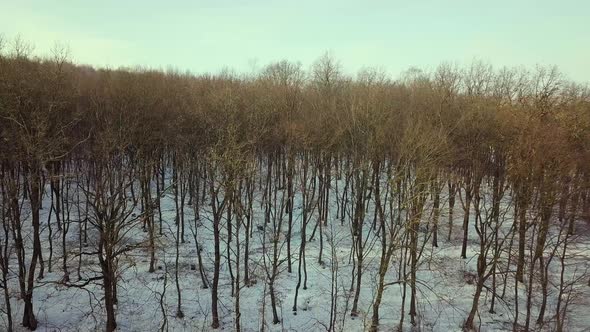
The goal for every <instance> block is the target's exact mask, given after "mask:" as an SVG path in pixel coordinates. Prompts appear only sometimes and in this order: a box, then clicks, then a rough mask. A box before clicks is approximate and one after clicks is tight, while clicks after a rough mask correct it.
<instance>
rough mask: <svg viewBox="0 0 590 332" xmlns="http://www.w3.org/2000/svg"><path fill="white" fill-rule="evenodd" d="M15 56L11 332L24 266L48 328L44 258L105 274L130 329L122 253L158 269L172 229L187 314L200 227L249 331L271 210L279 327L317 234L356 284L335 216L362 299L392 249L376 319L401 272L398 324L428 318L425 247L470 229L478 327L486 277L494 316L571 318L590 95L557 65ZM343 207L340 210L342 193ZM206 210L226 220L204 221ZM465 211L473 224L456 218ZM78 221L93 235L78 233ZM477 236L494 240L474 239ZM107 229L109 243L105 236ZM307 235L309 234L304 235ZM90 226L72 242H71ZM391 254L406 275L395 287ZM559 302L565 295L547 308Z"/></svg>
mask: <svg viewBox="0 0 590 332" xmlns="http://www.w3.org/2000/svg"><path fill="white" fill-rule="evenodd" d="M0 54H1V55H0V142H1V143H0V163H1V173H0V179H1V188H2V192H1V198H2V204H1V208H2V210H1V222H2V227H3V231H2V232H1V233H2V234H1V236H0V239H1V243H0V245H1V248H0V249H1V250H0V254H1V255H0V263H1V264H0V267H1V268H2V280H1V282H0V284H1V285H2V288H3V289H4V295H5V305H4V311H5V312H6V315H7V319H6V322H7V329H8V330H12V328H13V322H12V319H13V317H12V312H11V309H10V308H11V307H10V305H11V300H12V301H15V300H14V298H13V296H14V295H15V294H14V293H12V292H9V289H10V287H11V286H10V285H11V281H10V280H17V281H16V284H17V285H18V286H17V287H18V292H19V296H18V301H23V303H24V304H25V307H24V312H23V317H22V322H20V323H21V324H22V325H23V326H25V327H28V328H30V329H32V330H34V329H35V328H36V327H37V318H36V317H35V313H36V312H37V311H36V309H35V303H34V301H33V292H34V291H35V288H36V286H37V285H38V283H39V282H41V281H40V280H42V279H43V278H44V273H45V272H46V271H52V269H53V270H55V269H57V270H58V271H60V270H61V271H62V273H63V279H62V280H61V281H60V283H62V284H63V285H66V286H69V287H84V286H85V285H88V284H89V283H91V282H99V283H100V284H101V285H102V287H103V289H104V302H105V310H106V316H107V319H106V325H105V326H106V329H107V330H109V331H112V330H113V329H115V328H116V326H117V323H116V312H115V311H116V310H115V304H116V303H117V301H118V297H117V279H118V269H119V268H120V266H119V264H120V263H119V262H120V261H119V259H118V257H119V256H121V255H123V254H125V253H126V252H129V251H131V250H138V251H142V252H146V253H148V257H150V258H149V259H150V268H149V269H150V272H153V271H154V269H155V267H154V266H155V265H156V264H155V262H156V261H157V260H158V259H160V257H159V248H158V239H159V238H160V237H161V236H162V234H163V233H167V232H168V233H170V232H171V234H172V235H173V236H174V239H175V241H176V266H175V267H172V266H170V267H168V266H166V269H170V270H171V271H176V273H175V278H173V279H175V283H176V287H177V291H178V304H177V316H178V317H182V316H183V315H184V314H183V311H182V298H181V296H180V294H181V289H180V286H179V280H178V279H179V275H178V270H179V263H178V262H179V259H178V252H179V251H178V250H179V249H178V248H179V247H181V246H186V245H188V244H185V241H186V239H187V238H188V237H192V236H194V241H193V242H194V243H193V244H191V245H196V246H197V252H198V253H199V257H198V266H199V267H198V269H197V270H198V271H197V272H195V273H198V274H199V279H200V280H202V284H203V287H205V288H210V291H211V305H212V308H211V322H210V323H211V325H212V327H213V328H216V327H219V326H220V324H222V322H221V323H220V317H219V313H218V308H217V306H218V304H217V297H218V287H219V273H220V266H221V265H222V264H226V263H225V262H223V260H227V264H228V267H229V269H230V270H229V273H230V274H231V280H232V284H231V286H232V294H233V295H234V298H235V301H236V303H235V309H234V313H235V320H234V321H235V326H233V328H235V329H240V321H241V320H240V314H239V312H240V302H239V301H240V297H239V294H240V290H241V289H242V288H243V287H248V286H250V283H251V275H250V273H251V267H249V262H251V260H252V255H254V253H252V252H250V250H249V243H250V242H249V241H250V240H251V236H252V229H253V228H254V227H256V225H257V224H261V223H259V222H257V221H256V220H253V218H254V213H253V210H255V209H260V210H261V211H262V212H261V213H262V215H263V216H264V221H265V222H263V223H262V224H263V225H264V226H261V227H264V234H265V241H263V243H265V247H264V254H262V256H263V258H261V259H263V266H264V270H265V275H264V281H265V282H266V283H267V284H268V288H265V289H267V291H268V294H269V295H268V296H269V297H270V299H271V306H272V308H273V311H272V314H273V322H274V323H278V322H280V320H281V317H280V315H279V313H278V312H277V310H276V307H277V304H276V302H277V299H276V296H275V291H276V290H275V286H276V284H275V281H276V280H277V278H278V277H279V275H281V274H285V273H296V274H297V275H298V282H297V287H296V289H294V290H293V292H294V293H295V297H294V302H295V303H293V306H292V309H293V311H294V312H296V311H297V310H298V306H299V305H298V303H297V294H298V292H299V291H300V289H301V288H302V289H306V288H307V280H308V273H313V272H310V271H307V269H306V265H307V264H310V263H309V261H307V262H306V242H308V241H309V240H311V239H313V238H316V239H319V241H321V246H320V252H319V257H317V258H318V262H319V263H320V264H329V265H330V267H331V269H332V275H333V276H334V278H333V282H334V280H338V279H337V274H338V267H337V264H333V263H334V262H333V260H332V259H331V258H333V257H334V255H336V253H335V252H334V250H333V247H334V245H333V240H334V239H333V237H332V236H331V235H330V234H331V233H330V229H331V227H332V224H341V225H349V227H350V234H349V238H350V243H351V248H350V255H351V256H352V258H351V259H352V261H353V264H352V266H353V272H352V275H353V277H352V279H353V280H351V281H350V283H351V285H350V286H351V287H350V290H351V301H352V303H351V306H350V309H348V306H347V309H346V310H348V313H349V314H351V315H353V316H354V315H358V312H359V308H357V303H358V299H359V292H360V289H361V285H362V278H363V277H364V276H363V271H364V265H363V264H366V262H365V261H364V259H365V258H366V252H368V251H369V250H377V251H378V252H379V257H380V258H379V270H378V271H379V272H378V274H379V278H378V284H377V286H376V289H377V292H376V294H377V295H376V296H375V299H374V301H373V305H372V312H371V314H370V317H371V318H370V319H369V320H370V328H371V329H373V330H376V329H377V328H378V326H379V307H380V302H381V300H382V296H383V295H382V294H383V291H384V289H386V288H387V286H391V285H393V284H403V289H404V292H403V302H402V303H403V305H402V307H400V308H399V310H400V312H401V314H400V322H399V324H400V327H401V325H402V324H403V323H404V316H406V308H409V317H410V322H411V324H415V323H416V316H417V315H418V312H417V303H416V301H418V299H417V287H419V285H417V276H416V273H417V269H418V266H420V264H421V263H420V262H421V260H422V258H423V252H424V248H428V247H430V246H438V245H439V243H440V242H448V241H449V242H450V241H454V240H456V239H458V240H459V241H462V252H461V255H462V257H464V258H467V256H468V252H469V247H470V246H472V250H473V253H474V254H475V255H476V257H477V258H476V260H477V269H476V271H475V275H474V276H473V278H474V284H475V295H474V297H473V306H472V310H471V311H470V312H469V313H468V315H467V316H466V320H465V323H464V328H465V329H474V328H477V321H478V317H479V315H478V312H479V308H480V306H479V299H480V296H481V294H482V292H488V291H490V292H491V294H492V295H491V296H492V298H493V300H492V305H491V306H492V307H491V310H490V311H491V312H493V311H494V304H493V303H494V301H495V299H502V301H503V302H506V303H508V304H507V305H509V306H511V307H513V308H514V312H515V313H516V314H515V317H514V319H513V323H514V327H515V328H517V327H522V328H524V329H527V330H528V329H530V328H532V325H531V324H534V323H532V322H531V320H536V323H537V324H539V325H540V326H543V324H548V323H547V321H548V320H549V321H550V324H551V326H554V327H555V328H557V329H558V330H563V329H564V328H565V327H564V324H565V322H566V318H565V317H566V314H567V312H568V303H569V302H568V301H567V298H568V297H567V296H564V294H566V295H567V294H569V293H570V292H573V291H574V287H573V286H572V285H573V284H574V281H571V280H568V279H567V278H564V277H563V276H564V270H565V269H566V265H565V264H564V263H563V262H564V261H565V259H566V258H567V257H568V250H567V246H568V243H569V241H570V240H571V239H572V238H573V237H574V236H575V235H576V232H577V229H578V227H582V226H583V227H586V226H585V225H586V222H587V221H588V217H589V216H590V91H589V90H588V89H587V87H585V86H581V85H578V84H575V83H573V82H569V81H567V80H565V79H564V78H563V77H562V76H561V75H560V73H559V72H558V71H557V69H555V68H553V67H550V68H545V67H536V68H534V69H531V70H525V69H511V68H501V69H493V68H492V67H491V66H490V65H488V64H485V63H482V62H474V63H473V64H471V65H470V66H467V67H466V68H458V67H456V66H454V65H451V64H442V65H441V66H439V67H438V68H437V69H436V70H434V71H433V72H431V73H426V72H422V71H419V70H409V71H408V72H406V73H405V74H404V75H403V76H402V77H401V78H400V79H397V80H393V79H391V78H389V77H388V76H387V75H385V74H384V73H382V72H380V71H378V70H374V69H367V70H363V71H361V72H359V73H358V75H356V76H355V77H349V76H347V75H346V74H344V73H343V72H342V70H341V67H340V66H339V64H338V63H337V62H336V61H334V60H333V58H331V57H329V56H324V57H321V58H320V59H319V60H318V61H317V62H316V63H315V64H314V65H313V66H312V68H310V70H309V71H304V70H303V69H302V67H301V66H300V65H299V64H296V63H291V62H287V61H281V62H277V63H274V64H271V65H268V66H267V67H265V68H264V69H263V70H261V71H260V72H259V73H256V74H252V75H246V76H240V75H235V74H232V73H229V72H225V73H222V74H218V75H193V74H183V73H180V72H177V71H166V72H164V71H158V70H148V69H117V70H112V69H95V68H92V67H88V66H79V65H75V64H72V63H71V62H69V61H68V60H67V57H66V56H65V53H64V52H62V51H60V50H59V49H56V51H55V52H54V53H53V56H51V57H49V58H36V57H32V56H31V54H30V48H29V47H28V46H27V45H26V44H25V43H23V42H22V41H19V40H17V41H16V42H15V43H14V45H12V46H11V47H5V48H4V50H3V52H2V53H0ZM165 192H167V193H171V194H172V195H174V199H175V202H176V205H175V210H176V213H175V215H176V217H175V219H174V221H173V224H174V225H176V226H175V228H174V230H173V231H171V229H166V227H165V226H163V224H162V212H161V207H160V198H161V197H162V195H163V193H165ZM254 192H256V193H260V195H254V194H253V193H254ZM49 199H50V200H49ZM334 201H335V202H336V209H332V208H330V207H329V206H330V204H332V203H331V202H334ZM43 202H50V204H51V206H42V205H43ZM296 206H297V209H296V208H295V207H296ZM41 209H51V211H52V213H50V218H53V219H50V220H40V217H39V216H40V210H41ZM443 210H444V211H443ZM138 211H139V212H138ZM205 211H206V213H208V216H209V215H210V219H207V220H204V219H202V218H200V214H202V213H205ZM189 213H190V216H194V217H195V218H192V217H191V218H189V217H188V215H189ZM185 215H186V216H187V217H186V218H185ZM51 216H52V217H51ZM446 216H448V218H446ZM443 217H444V218H443ZM455 217H459V218H460V219H461V220H462V223H463V224H462V225H457V224H453V222H454V218H455ZM201 223H210V225H211V227H212V229H213V234H214V239H213V246H212V247H213V250H214V254H215V256H214V257H215V260H214V263H213V266H206V268H203V264H207V263H204V262H203V261H202V259H201V256H200V252H201V250H202V248H200V247H203V246H205V245H206V244H203V243H199V241H198V237H197V233H198V230H199V227H201V226H200V225H201ZM29 227H31V228H30V229H31V230H32V233H31V235H30V236H29V235H28V233H27V234H25V229H29ZM47 227H49V229H48V230H46V229H45V228H47ZM52 227H53V228H52ZM74 228H75V229H77V230H78V229H79V232H78V233H79V235H78V233H72V232H71V231H70V233H68V231H69V230H73V229H74ZM136 228H140V229H142V230H144V231H145V233H143V234H144V235H143V237H144V239H143V240H141V241H139V242H133V241H131V242H129V241H123V240H122V239H123V238H124V237H125V236H126V234H128V233H129V232H130V230H132V229H136ZM42 229H45V230H44V231H43V230H42ZM425 229H426V231H425ZM47 231H49V235H48V236H45V235H43V236H42V234H46V233H47ZM474 231H475V232H476V233H477V237H476V238H477V239H478V240H477V243H468V242H469V241H468V239H469V237H472V236H473V234H469V232H474ZM90 232H97V234H98V240H89V239H88V238H87V237H88V234H89V233H90ZM93 234H95V233H93ZM294 234H297V237H300V238H297V239H296V241H295V242H294V243H291V241H292V240H294V237H295V235H294ZM78 236H79V241H78V244H77V245H75V246H73V245H72V244H71V242H70V241H69V240H68V239H71V238H72V237H78ZM368 239H371V240H370V241H369V240H368ZM374 241H376V244H374V245H373V242H374ZM230 249H231V250H230ZM54 253H57V254H55V256H54ZM83 255H94V256H96V257H97V259H98V261H99V264H100V270H93V271H94V272H93V273H87V272H85V271H86V270H85V269H86V267H85V266H84V264H83V263H82V260H81V258H80V257H82V256H83ZM308 258H309V257H308ZM394 258H395V259H394ZM196 259H197V258H195V260H196ZM257 259H258V258H257ZM552 261H553V264H559V262H561V267H562V268H561V269H558V270H559V271H560V272H557V273H561V279H560V280H561V282H559V280H557V283H553V282H551V283H550V282H549V280H551V278H550V276H551V274H554V273H556V272H555V271H556V270H555V269H550V268H549V267H550V266H551V265H550V264H551V263H552ZM326 262H328V263H326ZM396 264H398V265H399V266H397V267H396V266H394V265H396ZM392 268H396V269H397V270H396V271H399V274H397V273H396V274H397V279H396V280H393V281H391V280H389V279H391V275H390V274H389V272H388V271H391V269H392ZM74 274H76V275H77V277H72V275H74ZM14 278H16V279H14ZM558 279H559V278H558ZM585 280H586V281H580V280H575V282H577V283H580V282H588V279H587V276H586V279H585ZM519 283H523V284H526V285H527V287H525V288H523V287H518V284H519ZM16 284H15V285H16ZM406 287H407V289H408V292H407V294H408V300H407V301H406V291H405V290H406ZM333 290H334V293H333V294H332V296H333V299H334V300H333V305H332V308H330V312H331V316H330V321H329V324H327V325H326V328H328V329H330V330H336V329H337V328H338V326H339V324H341V323H340V322H339V321H338V320H337V317H336V312H337V311H338V309H337V308H338V304H337V303H335V302H337V301H336V300H337V298H338V297H337V296H336V295H337V294H336V292H337V291H338V287H334V289H333ZM518 292H528V293H527V294H526V295H525V297H524V298H526V299H528V300H527V301H525V302H524V303H522V302H521V303H518V299H519V298H520V299H522V298H523V297H522V295H521V296H519V294H518ZM538 294H541V295H540V296H539V295H538ZM535 297H538V298H539V300H538V301H537V302H535V304H534V305H533V304H532V303H533V300H532V298H535ZM547 301H557V302H558V305H557V308H556V309H551V310H552V312H548V310H549V309H547ZM12 303H14V302H12ZM288 306H290V304H289V305H288ZM537 306H538V307H539V309H537ZM523 308H524V309H523ZM552 308H553V307H552ZM340 310H341V309H340ZM553 311H555V312H553ZM519 313H520V316H519ZM482 315H483V313H482ZM165 325H166V320H164V323H163V325H162V329H164V328H165ZM328 325H329V326H328Z"/></svg>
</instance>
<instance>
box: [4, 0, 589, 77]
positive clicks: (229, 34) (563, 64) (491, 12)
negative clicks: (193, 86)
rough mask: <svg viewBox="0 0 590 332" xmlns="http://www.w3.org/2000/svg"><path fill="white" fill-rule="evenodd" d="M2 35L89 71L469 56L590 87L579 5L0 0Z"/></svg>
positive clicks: (402, 62)
mask: <svg viewBox="0 0 590 332" xmlns="http://www.w3.org/2000/svg"><path fill="white" fill-rule="evenodd" d="M0 33H3V34H4V35H5V37H8V38H13V37H14V36H16V35H17V34H20V35H21V36H22V37H23V38H24V39H26V40H28V41H30V42H31V43H33V44H34V45H35V53H36V54H38V55H41V54H46V53H47V52H48V50H49V49H50V48H51V46H52V45H53V44H54V43H55V42H56V41H60V42H65V43H67V44H68V45H69V46H70V48H71V51H72V57H73V59H74V60H75V61H76V62H78V63H85V64H92V65H97V66H111V67H117V66H134V65H144V66H150V67H156V68H166V67H169V66H173V67H175V68H178V69H187V70H191V71H193V72H216V71H218V70H220V69H221V68H223V67H229V68H234V69H236V70H238V71H250V70H252V69H253V68H256V67H260V66H262V65H265V64H268V63H269V62H271V61H276V60H281V59H287V60H292V61H300V62H301V63H302V64H303V65H304V66H305V67H306V66H308V65H309V64H311V63H312V62H313V60H314V59H316V58H317V57H319V56H320V55H321V54H323V53H324V52H325V51H330V52H331V53H332V54H333V55H334V56H335V57H336V58H337V59H338V60H340V62H341V63H342V65H343V66H344V68H345V69H346V70H347V71H349V72H355V71H356V70H358V69H359V68H362V67H363V66H378V67H381V68H383V69H385V70H387V71H388V72H389V73H391V74H392V75H398V74H399V73H400V72H402V71H403V70H406V69H408V68H409V67H412V66H414V67H419V68H422V69H427V70H428V69H433V68H435V67H436V65H438V64H439V63H440V62H442V61H452V62H457V63H458V64H465V63H469V62H471V60H473V59H474V58H477V59H480V60H484V61H487V62H490V63H492V64H493V65H494V66H503V65H508V66H520V65H525V66H527V67H533V66H534V65H536V64H540V65H550V64H555V65H558V66H559V68H560V69H561V71H562V72H563V73H565V74H566V75H567V76H568V77H569V78H571V79H574V80H576V81H580V82H590V1H588V0H579V1H574V0H559V1H558V0H553V1H546V0H520V1H519V0H511V1H505V0H494V1H489V0H488V1H476V0H470V1H467V0H456V1H455V0H446V1H445V0H439V1H435V0H428V1H420V0H414V1H412V0H404V1H395V0H393V1H370V0H365V1H345V0H335V1H332V0H330V1H321V0H314V1H311V0H299V1H281V0H276V1H266V0H256V1H235V0H234V1H230V0H207V1H151V0H150V1H148V0H143V1H129V0H128V1H114V0H107V1H104V0H103V1H74V0H62V1H58V0H55V1H49V0H46V1H41V0H38V1H30V0H0Z"/></svg>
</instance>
